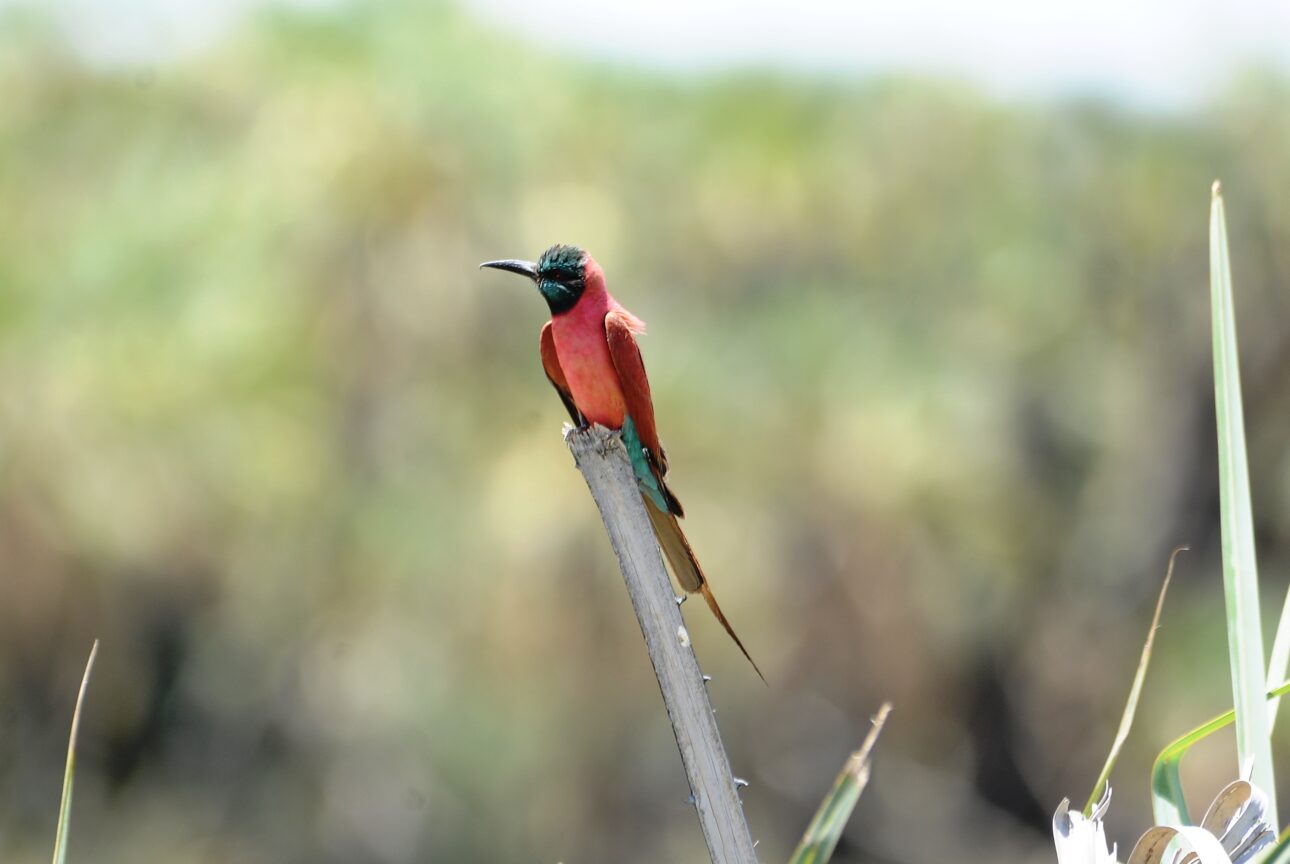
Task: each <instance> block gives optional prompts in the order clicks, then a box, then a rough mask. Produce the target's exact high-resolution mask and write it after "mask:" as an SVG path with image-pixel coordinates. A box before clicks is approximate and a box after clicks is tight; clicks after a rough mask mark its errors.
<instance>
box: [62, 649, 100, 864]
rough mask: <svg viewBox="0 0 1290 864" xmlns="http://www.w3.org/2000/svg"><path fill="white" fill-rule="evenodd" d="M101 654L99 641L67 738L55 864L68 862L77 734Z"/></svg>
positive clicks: (79, 694)
mask: <svg viewBox="0 0 1290 864" xmlns="http://www.w3.org/2000/svg"><path fill="white" fill-rule="evenodd" d="M98 653H99V640H97V639H95V640H94V647H92V648H90V657H89V659H88V660H86V661H85V674H84V675H83V676H82V677H81V690H80V693H78V694H77V696H76V709H75V710H74V711H73V712H72V731H71V734H70V735H68V736H67V767H66V768H64V769H63V800H62V803H61V804H60V805H59V807H58V833H57V834H56V835H55V837H54V864H64V862H65V861H66V860H67V830H68V827H69V826H70V824H71V817H72V774H73V773H75V771H76V733H77V732H78V731H79V730H80V727H81V707H82V706H83V705H84V704H85V691H86V690H87V689H88V688H89V686H90V673H91V672H92V671H94V658H95V657H97V656H98Z"/></svg>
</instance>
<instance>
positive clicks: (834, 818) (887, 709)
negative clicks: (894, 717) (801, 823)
mask: <svg viewBox="0 0 1290 864" xmlns="http://www.w3.org/2000/svg"><path fill="white" fill-rule="evenodd" d="M890 713H891V703H890V702H886V703H883V706H882V707H881V708H879V709H878V714H877V716H875V717H874V718H873V728H872V729H870V730H869V734H868V735H866V736H865V739H864V743H862V744H861V745H860V749H859V750H857V751H856V752H854V753H852V754H851V756H850V758H848V759H847V763H846V765H844V766H842V773H841V774H839V775H838V779H837V780H835V781H834V782H833V788H832V789H831V790H830V791H829V794H828V795H827V796H826V797H825V799H824V801H823V802H822V803H821V804H820V809H819V810H816V811H815V816H814V817H813V818H812V819H811V824H810V825H808V826H806V833H805V834H803V835H802V840H801V842H799V843H798V844H797V848H796V849H794V850H793V856H792V857H791V858H789V864H824V862H825V861H828V860H829V858H831V857H832V856H833V850H834V849H835V848H837V845H838V840H839V839H841V837H842V829H844V828H846V826H847V820H848V819H850V818H851V811H852V810H854V809H855V806H856V802H857V801H859V800H860V793H861V792H863V791H864V787H865V784H866V783H868V782H869V756H870V754H871V753H872V752H873V745H874V744H875V743H876V742H877V741H878V733H880V732H881V731H882V726H883V724H884V723H886V722H887V715H888V714H890Z"/></svg>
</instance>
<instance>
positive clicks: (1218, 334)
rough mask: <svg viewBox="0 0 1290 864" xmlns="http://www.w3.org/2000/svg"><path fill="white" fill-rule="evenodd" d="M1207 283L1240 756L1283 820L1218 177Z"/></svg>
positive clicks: (1270, 812)
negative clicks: (1271, 732)
mask: <svg viewBox="0 0 1290 864" xmlns="http://www.w3.org/2000/svg"><path fill="white" fill-rule="evenodd" d="M1209 284H1210V302H1211V306H1212V315H1213V328H1214V404H1215V411H1216V414H1217V420H1218V480H1219V504H1220V509H1221V511H1222V518H1221V522H1222V535H1223V593H1224V596H1225V598H1226V602H1227V644H1228V655H1229V657H1230V660H1231V666H1232V696H1233V707H1234V710H1235V711H1236V749H1237V756H1238V763H1239V764H1240V765H1242V766H1245V765H1249V764H1251V763H1252V764H1253V766H1254V769H1253V773H1252V775H1251V777H1250V779H1251V781H1252V782H1253V783H1254V785H1255V786H1258V787H1259V788H1260V789H1262V790H1263V791H1264V793H1265V794H1267V796H1268V816H1269V821H1270V822H1271V823H1272V824H1273V825H1279V824H1280V823H1279V821H1278V820H1277V804H1276V782H1275V777H1274V774H1273V768H1272V742H1271V739H1270V738H1269V736H1268V708H1267V705H1266V704H1265V703H1264V696H1263V694H1264V693H1265V692H1266V689H1265V688H1266V681H1265V679H1266V674H1267V673H1266V671H1265V667H1264V665H1263V631H1262V625H1261V623H1260V619H1259V583H1258V570H1257V567H1256V565H1255V560H1254V517H1253V514H1252V512H1251V507H1250V471H1249V465H1248V462H1247V460H1246V454H1245V420H1244V417H1243V415H1242V409H1241V374H1240V364H1239V362H1238V360H1237V351H1236V321H1235V317H1234V314H1233V303H1232V273H1231V267H1230V265H1229V262H1228V254H1227V220H1226V218H1225V216H1224V213H1223V195H1222V189H1221V187H1220V186H1219V184H1218V182H1217V181H1215V183H1214V197H1213V203H1212V206H1211V208H1210V220H1209Z"/></svg>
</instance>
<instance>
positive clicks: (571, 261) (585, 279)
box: [479, 244, 604, 315]
mask: <svg viewBox="0 0 1290 864" xmlns="http://www.w3.org/2000/svg"><path fill="white" fill-rule="evenodd" d="M479 266H480V267H492V268H493V269H495V270H505V271H507V272H509V273H518V274H520V275H521V276H527V277H529V278H530V279H532V280H533V281H534V282H535V283H536V284H537V289H538V292H539V293H540V294H541V295H542V297H543V299H545V300H546V304H547V305H548V306H550V307H551V314H552V315H559V314H560V313H562V312H568V311H569V310H570V309H572V308H573V307H574V306H575V305H577V303H578V300H579V299H580V298H581V297H582V295H583V293H584V292H585V291H586V290H587V287H588V284H591V285H593V286H595V287H600V286H601V285H602V284H603V281H604V275H603V273H602V272H601V270H600V265H599V264H597V263H596V261H595V259H594V258H592V257H591V256H590V255H588V254H587V253H586V252H585V251H583V250H582V249H580V248H578V247H577V246H564V245H562V244H556V245H555V246H552V247H551V248H550V249H548V250H546V251H545V252H543V253H542V257H540V258H538V260H537V263H536V264H535V263H533V262H532V261H518V260H515V259H506V260H502V261H485V262H484V263H483V264H480V265H479Z"/></svg>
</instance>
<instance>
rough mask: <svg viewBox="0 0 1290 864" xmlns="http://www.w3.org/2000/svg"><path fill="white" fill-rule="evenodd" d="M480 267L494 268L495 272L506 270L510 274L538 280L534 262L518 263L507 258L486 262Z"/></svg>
mask: <svg viewBox="0 0 1290 864" xmlns="http://www.w3.org/2000/svg"><path fill="white" fill-rule="evenodd" d="M479 266H480V267H481V268H482V267H492V268H493V269H494V270H505V271H506V272H508V273H518V274H519V275H521V276H527V277H529V278H530V279H537V265H536V264H534V263H533V262H532V261H517V260H515V259H513V258H507V259H505V260H503V261H485V262H484V263H483V264H480V265H479Z"/></svg>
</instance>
